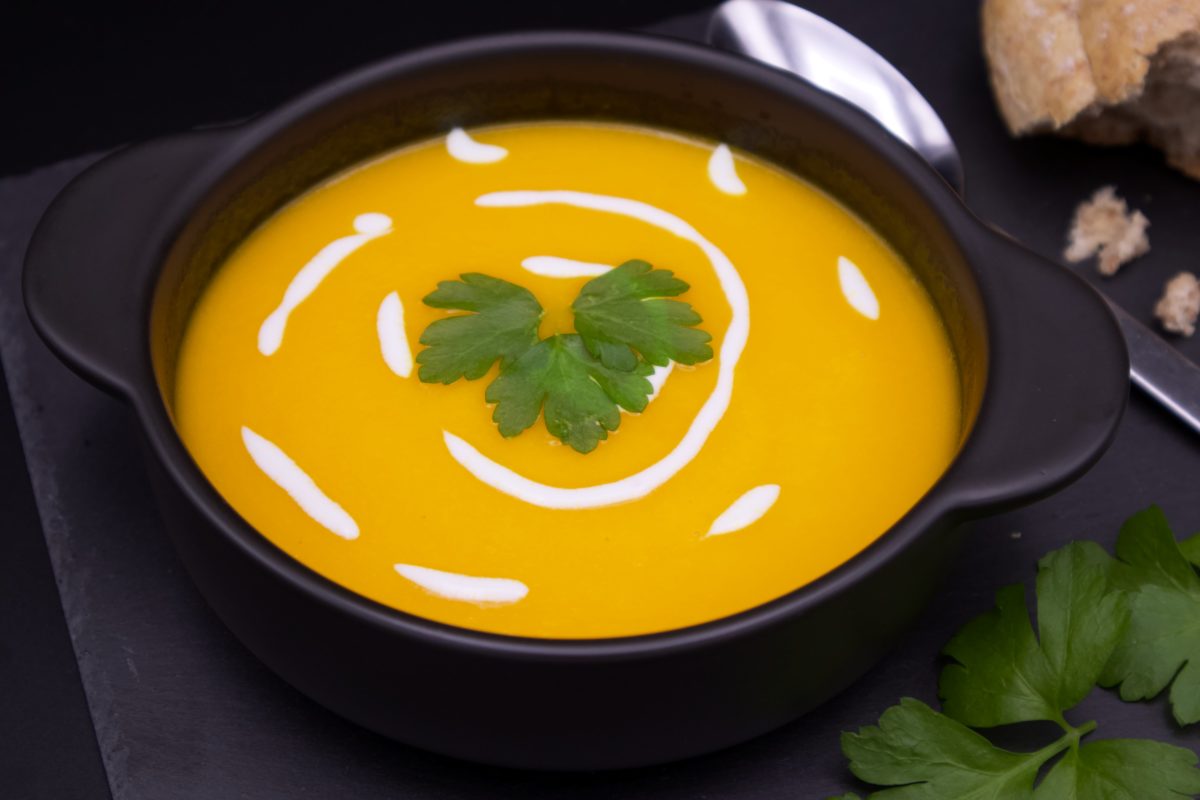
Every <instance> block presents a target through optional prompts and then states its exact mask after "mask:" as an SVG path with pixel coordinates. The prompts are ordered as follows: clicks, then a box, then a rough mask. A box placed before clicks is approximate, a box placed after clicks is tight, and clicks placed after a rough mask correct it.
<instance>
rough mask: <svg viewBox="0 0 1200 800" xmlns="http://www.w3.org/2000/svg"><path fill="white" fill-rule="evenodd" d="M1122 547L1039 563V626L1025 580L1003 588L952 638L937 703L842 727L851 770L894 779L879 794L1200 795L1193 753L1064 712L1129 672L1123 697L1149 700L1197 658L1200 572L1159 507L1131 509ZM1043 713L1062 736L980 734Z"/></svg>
mask: <svg viewBox="0 0 1200 800" xmlns="http://www.w3.org/2000/svg"><path fill="white" fill-rule="evenodd" d="M1117 555H1118V557H1119V559H1120V560H1119V561H1117V560H1114V559H1112V558H1110V557H1109V556H1108V554H1107V553H1105V552H1104V550H1103V549H1101V548H1100V547H1099V546H1098V545H1096V544H1093V543H1091V542H1075V543H1072V544H1069V545H1067V546H1066V547H1064V548H1062V549H1060V550H1057V551H1055V552H1053V553H1051V554H1049V555H1048V556H1046V557H1045V558H1043V559H1042V561H1041V562H1040V563H1039V565H1038V577H1037V598H1036V600H1037V620H1038V624H1037V633H1036V634H1035V633H1034V628H1033V625H1032V624H1031V622H1030V619H1029V613H1028V611H1027V610H1026V607H1025V593H1024V590H1023V588H1022V587H1021V586H1010V587H1007V588H1004V589H1001V590H1000V591H999V592H998V593H997V594H996V608H995V609H994V610H992V611H990V612H988V613H986V614H984V615H982V616H981V617H979V618H977V619H975V620H974V621H972V622H970V623H968V624H967V625H966V626H965V627H964V628H963V629H962V630H961V631H960V632H959V634H958V635H957V636H955V637H954V638H953V639H952V640H951V641H950V643H949V644H948V645H947V646H946V650H945V652H946V655H947V656H949V657H950V658H951V659H953V663H950V664H948V665H947V666H946V667H945V669H944V670H943V672H942V679H941V682H940V692H941V695H942V700H943V710H942V712H941V713H939V712H937V711H934V710H933V709H932V708H930V707H929V706H927V705H925V704H924V703H922V702H920V701H919V700H914V699H912V698H905V699H903V700H901V701H900V704H899V705H896V706H893V707H892V708H889V709H888V710H887V711H885V712H884V713H883V715H882V716H881V717H880V720H879V724H878V725H877V726H871V727H866V728H863V729H862V730H860V731H859V732H858V733H846V734H843V736H842V751H843V752H844V753H845V754H846V756H847V757H848V758H849V759H850V769H851V771H852V772H853V773H854V774H855V775H856V776H858V777H859V778H861V779H862V780H864V781H867V782H869V783H873V784H875V785H877V786H881V787H891V788H883V789H880V790H879V791H877V792H875V793H873V794H871V795H870V797H871V798H872V800H970V799H972V798H979V799H980V800H982V798H988V799H989V800H1001V799H1003V800H1008V799H1009V798H1011V799H1012V800H1023V799H1028V800H1180V798H1184V797H1193V796H1194V795H1196V794H1197V793H1200V770H1198V769H1197V768H1196V764H1197V757H1196V754H1195V753H1193V752H1192V751H1191V750H1187V749H1184V748H1180V747H1174V746H1172V745H1168V744H1165V743H1163V742H1156V741H1151V740H1146V739H1106V740H1101V741H1094V742H1093V741H1086V742H1085V741H1084V737H1086V736H1087V735H1088V734H1090V733H1091V732H1092V731H1094V730H1096V728H1097V725H1096V723H1095V722H1087V723H1084V724H1082V725H1078V726H1076V725H1073V724H1071V723H1070V722H1068V721H1067V719H1066V716H1065V714H1066V712H1067V711H1069V710H1070V709H1071V708H1073V707H1074V706H1075V705H1077V704H1078V703H1079V702H1080V701H1082V700H1083V698H1084V697H1085V696H1087V694H1088V693H1089V692H1090V691H1091V690H1092V688H1093V687H1094V686H1095V684H1096V683H1098V682H1102V683H1104V684H1106V685H1107V684H1112V683H1117V682H1119V681H1123V683H1122V690H1123V691H1122V696H1123V697H1126V699H1129V698H1142V697H1148V696H1152V695H1154V694H1156V693H1157V692H1159V691H1161V690H1162V688H1163V687H1165V686H1166V684H1167V683H1168V682H1170V679H1171V677H1172V676H1174V675H1175V673H1176V671H1178V670H1179V667H1180V665H1181V664H1183V663H1185V662H1187V663H1192V661H1194V660H1196V658H1195V657H1196V656H1200V649H1198V644H1200V641H1198V639H1197V634H1195V633H1191V632H1190V631H1191V630H1192V629H1193V628H1195V627H1197V626H1198V625H1200V578H1198V577H1197V575H1196V573H1195V570H1194V569H1193V568H1192V567H1191V565H1189V564H1188V562H1187V560H1186V558H1185V557H1184V555H1183V553H1182V552H1181V550H1180V547H1179V545H1178V544H1177V543H1176V542H1175V537H1174V536H1173V535H1172V534H1171V531H1170V528H1169V527H1167V524H1166V519H1165V518H1164V517H1163V515H1162V512H1161V511H1159V510H1158V509H1156V508H1152V509H1150V510H1148V511H1145V512H1142V513H1141V514H1138V515H1137V516H1135V517H1133V518H1132V519H1130V520H1129V521H1128V522H1127V523H1126V524H1125V525H1124V527H1123V528H1122V530H1121V537H1120V540H1119V542H1118V545H1117ZM1189 659H1191V660H1189ZM1186 669H1187V668H1186V667H1185V672H1186ZM1183 677H1184V676H1183V674H1181V675H1180V676H1179V678H1176V681H1175V686H1174V687H1173V689H1172V701H1173V704H1174V707H1175V714H1176V718H1177V719H1179V720H1181V721H1183V720H1184V717H1186V716H1187V715H1188V714H1187V711H1191V710H1194V708H1195V706H1194V705H1193V704H1192V703H1193V699H1194V695H1193V691H1194V686H1193V685H1192V684H1191V683H1185V686H1186V687H1187V688H1184V689H1181V688H1180V678H1183ZM1131 681H1132V684H1131V683H1130V682H1131ZM1127 685H1132V689H1131V691H1130V692H1129V693H1128V694H1126V693H1125V691H1124V689H1125V687H1126V686H1127ZM1177 692H1178V693H1179V694H1180V697H1176V693H1177ZM1181 708H1182V709H1185V711H1184V712H1183V713H1181ZM1036 720H1049V721H1052V722H1054V723H1056V724H1057V725H1058V726H1059V727H1060V728H1061V729H1062V735H1061V736H1060V737H1059V738H1058V739H1057V740H1056V741H1053V742H1050V743H1049V744H1047V745H1046V746H1045V747H1043V748H1041V749H1040V750H1037V751H1034V752H1032V753H1014V752H1010V751H1007V750H1002V749H1000V748H998V747H996V746H995V745H993V744H992V743H991V742H990V741H988V739H987V738H985V737H984V736H982V735H981V734H979V733H977V732H976V731H974V730H972V728H990V727H994V726H997V725H1007V724H1010V723H1015V722H1030V721H1036ZM1047 767H1048V770H1046V771H1045V773H1044V775H1045V777H1043V778H1042V779H1041V780H1040V781H1039V780H1038V775H1039V774H1042V772H1043V769H1044V768H1047ZM855 797H856V795H853V794H846V795H843V796H842V797H841V798H840V799H839V800H852V799H853V798H855Z"/></svg>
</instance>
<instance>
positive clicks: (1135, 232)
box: [1063, 186, 1150, 275]
mask: <svg viewBox="0 0 1200 800" xmlns="http://www.w3.org/2000/svg"><path fill="white" fill-rule="evenodd" d="M1148 227H1150V220H1148V219H1146V215H1145V214H1143V213H1142V212H1140V211H1134V212H1133V213H1132V214H1131V213H1129V207H1128V206H1127V205H1125V201H1124V200H1123V199H1121V198H1120V197H1118V196H1117V192H1116V189H1114V188H1113V187H1112V186H1103V187H1101V188H1100V189H1097V190H1096V193H1095V194H1093V195H1092V196H1091V199H1089V200H1086V201H1084V202H1082V203H1080V204H1079V206H1078V207H1077V208H1076V209H1075V219H1074V220H1073V221H1072V222H1071V233H1070V240H1069V242H1068V244H1067V249H1066V250H1065V251H1064V252H1063V257H1064V258H1066V259H1067V261H1070V262H1072V263H1074V262H1078V261H1083V260H1084V259H1087V258H1091V257H1092V256H1094V255H1096V253H1097V252H1098V253H1099V254H1100V259H1099V269H1100V274H1102V275H1115V274H1116V273H1117V270H1119V269H1120V268H1121V265H1122V264H1124V263H1126V262H1127V261H1132V260H1133V259H1135V258H1137V257H1138V256H1140V255H1143V254H1145V253H1146V252H1147V251H1149V250H1150V237H1148V236H1147V235H1146V228H1148Z"/></svg>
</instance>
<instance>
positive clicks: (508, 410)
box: [486, 334, 653, 453]
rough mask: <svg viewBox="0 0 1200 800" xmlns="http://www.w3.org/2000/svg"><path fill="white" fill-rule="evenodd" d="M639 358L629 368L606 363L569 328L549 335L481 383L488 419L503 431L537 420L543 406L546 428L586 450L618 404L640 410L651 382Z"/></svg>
mask: <svg viewBox="0 0 1200 800" xmlns="http://www.w3.org/2000/svg"><path fill="white" fill-rule="evenodd" d="M652 371H653V368H652V367H651V366H650V365H649V364H646V363H645V362H639V363H636V364H635V365H634V369H633V371H632V372H622V371H619V370H615V369H611V368H609V367H607V366H605V365H604V364H603V363H601V362H600V361H599V360H598V359H596V358H595V357H593V356H592V355H591V354H590V353H589V352H588V351H587V348H586V347H584V344H583V340H582V339H581V338H580V337H579V336H577V335H575V334H567V335H558V336H552V337H551V338H549V339H544V340H543V341H541V342H539V343H538V344H537V345H535V346H534V347H532V348H530V349H529V350H527V351H526V352H525V354H524V355H522V356H521V357H520V358H518V359H517V360H516V361H514V362H513V363H512V364H510V365H509V366H508V367H506V368H505V369H503V370H502V371H501V372H500V376H499V377H498V378H496V380H494V381H493V382H492V384H491V385H490V386H489V387H488V389H487V395H486V398H487V401H488V402H489V403H495V404H496V410H495V412H494V413H493V415H492V419H493V420H495V421H496V422H497V423H498V424H499V425H500V433H501V434H502V435H504V436H516V435H517V434H519V433H521V432H522V431H524V430H526V429H527V428H529V426H531V425H533V423H535V422H536V421H537V418H538V414H539V413H540V412H541V411H542V408H543V405H544V406H545V415H546V428H547V429H548V430H549V431H550V433H552V434H553V435H554V436H557V437H558V438H559V439H561V440H562V441H563V442H565V443H566V444H568V445H570V446H571V447H573V448H574V449H575V450H577V451H579V452H580V453H590V452H591V451H592V450H595V449H596V446H597V445H598V444H599V443H600V442H601V441H602V440H604V439H606V438H608V432H609V431H615V430H616V429H617V428H618V426H620V424H621V413H620V409H619V408H618V406H620V407H621V408H625V409H627V410H629V411H635V412H637V411H642V410H643V409H645V408H646V403H647V402H648V398H649V396H650V393H651V392H652V391H653V387H652V386H651V385H650V381H648V380H646V378H645V376H646V375H648V374H650V373H651V372H652Z"/></svg>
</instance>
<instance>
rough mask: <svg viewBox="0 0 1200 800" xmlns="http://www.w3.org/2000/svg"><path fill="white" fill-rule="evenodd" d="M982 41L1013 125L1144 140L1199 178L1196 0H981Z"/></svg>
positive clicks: (1017, 130)
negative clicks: (982, 2)
mask: <svg viewBox="0 0 1200 800" xmlns="http://www.w3.org/2000/svg"><path fill="white" fill-rule="evenodd" d="M983 44H984V51H985V53H986V54H987V59H988V64H989V67H990V71H991V81H992V88H993V90H994V91H995V94H996V100H997V102H998V103H999V105H1000V111H1001V113H1002V114H1003V116H1004V120H1005V122H1006V123H1007V124H1008V127H1009V130H1010V131H1011V132H1012V133H1013V134H1014V135H1021V134H1027V133H1040V132H1044V131H1056V132H1058V133H1061V134H1063V135H1067V136H1074V137H1077V138H1080V139H1083V140H1085V141H1089V142H1093V143H1097V144H1128V143H1132V142H1136V141H1141V140H1145V141H1148V142H1150V143H1151V144H1153V145H1155V146H1156V147H1159V148H1161V149H1162V150H1163V151H1165V152H1166V154H1167V159H1168V160H1169V161H1170V163H1171V164H1172V165H1173V166H1175V167H1177V168H1179V169H1181V170H1183V171H1184V172H1186V173H1187V174H1189V175H1191V176H1192V177H1195V178H1200V0H984V4H983Z"/></svg>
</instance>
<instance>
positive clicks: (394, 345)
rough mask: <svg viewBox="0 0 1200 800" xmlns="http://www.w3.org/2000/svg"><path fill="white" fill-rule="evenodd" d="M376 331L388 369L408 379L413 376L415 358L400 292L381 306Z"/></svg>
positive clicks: (385, 300) (385, 299)
mask: <svg viewBox="0 0 1200 800" xmlns="http://www.w3.org/2000/svg"><path fill="white" fill-rule="evenodd" d="M375 331H376V333H378V334H379V350H380V352H381V353H383V360H384V362H385V363H386V364H387V365H388V369H390V370H391V371H392V372H394V373H396V374H397V375H399V376H400V377H401V378H407V377H408V376H409V375H411V374H412V368H413V357H412V350H410V349H409V347H408V336H407V334H405V332H404V303H402V302H400V294H399V293H398V292H392V293H391V294H389V295H388V296H387V297H385V298H383V302H382V303H380V304H379V313H378V314H376V315H375Z"/></svg>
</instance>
